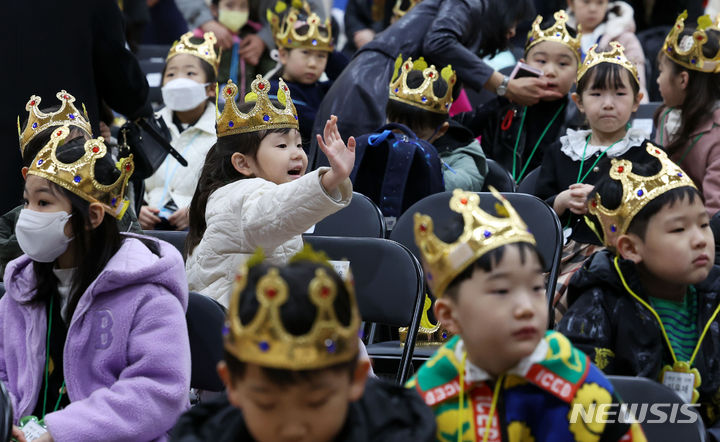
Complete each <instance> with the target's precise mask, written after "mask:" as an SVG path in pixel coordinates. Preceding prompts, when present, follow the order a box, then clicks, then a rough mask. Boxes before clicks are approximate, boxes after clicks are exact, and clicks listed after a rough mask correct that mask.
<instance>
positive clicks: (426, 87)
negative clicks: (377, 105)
mask: <svg viewBox="0 0 720 442" xmlns="http://www.w3.org/2000/svg"><path fill="white" fill-rule="evenodd" d="M410 71H421V72H422V75H423V78H424V80H423V82H422V84H420V86H418V87H416V88H411V87H409V86H408V85H407V77H408V74H409V73H410ZM398 72H399V75H398ZM439 78H442V79H443V80H445V83H447V91H446V92H445V95H443V96H442V97H437V96H436V95H435V91H434V90H433V85H434V84H435V82H436V81H438V79H439ZM456 80H457V77H456V75H455V71H453V69H452V66H450V65H447V66H445V67H444V68H442V70H441V71H440V74H439V75H438V71H437V69H435V66H434V65H430V66H428V64H427V62H426V61H425V59H424V58H423V57H420V58H419V59H417V60H415V61H414V62H413V59H412V58H408V59H407V60H405V61H403V58H402V55H399V56H398V58H397V59H396V60H395V71H394V73H393V77H392V79H391V80H390V99H391V100H396V101H400V102H403V103H405V104H409V105H411V106H415V107H419V108H421V109H424V110H427V111H430V112H435V113H439V114H447V113H448V110H449V109H450V105H452V102H453V98H452V89H453V86H454V85H455V82H456Z"/></svg>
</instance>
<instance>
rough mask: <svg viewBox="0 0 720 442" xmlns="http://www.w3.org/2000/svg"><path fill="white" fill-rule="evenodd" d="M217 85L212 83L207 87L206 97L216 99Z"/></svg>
mask: <svg viewBox="0 0 720 442" xmlns="http://www.w3.org/2000/svg"><path fill="white" fill-rule="evenodd" d="M216 85H217V83H210V84H208V85H207V86H205V95H206V96H208V97H211V98H215V87H216Z"/></svg>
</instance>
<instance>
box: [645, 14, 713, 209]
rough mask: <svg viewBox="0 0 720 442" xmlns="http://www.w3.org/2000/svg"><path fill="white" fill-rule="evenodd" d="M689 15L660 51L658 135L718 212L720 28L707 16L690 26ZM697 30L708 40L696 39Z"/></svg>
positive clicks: (675, 29) (708, 205)
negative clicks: (686, 47)
mask: <svg viewBox="0 0 720 442" xmlns="http://www.w3.org/2000/svg"><path fill="white" fill-rule="evenodd" d="M686 17H687V14H681V15H680V16H679V17H678V19H677V22H676V24H675V26H674V27H673V28H672V29H671V31H670V33H669V34H668V36H667V37H666V39H665V44H664V46H663V50H662V51H660V53H658V66H659V69H660V75H659V77H658V80H657V82H658V86H659V89H660V94H661V95H662V97H663V106H662V107H661V108H660V110H659V111H658V113H657V114H656V115H657V116H658V119H659V121H658V123H657V127H658V130H657V133H656V135H655V141H656V142H658V143H659V144H660V145H661V146H663V147H664V148H665V151H666V152H667V153H668V155H669V156H670V158H671V159H672V160H673V161H675V162H676V163H677V164H679V165H680V167H682V168H683V169H684V170H685V171H686V172H687V173H688V175H690V178H692V180H693V181H694V182H695V185H696V186H697V187H698V190H700V192H701V193H702V194H703V199H704V200H705V207H706V208H707V210H708V213H709V214H710V215H711V216H712V215H714V214H715V213H717V212H718V211H720V71H718V69H717V61H715V60H714V59H715V54H717V52H718V50H720V29H719V28H718V25H717V24H716V25H714V26H712V27H708V26H709V23H712V22H711V21H710V18H709V17H707V16H706V17H703V18H701V19H700V20H698V27H697V28H695V29H693V28H690V29H685V18H686ZM701 28H702V29H701ZM696 35H697V36H704V38H706V39H707V40H705V41H704V42H702V43H695V40H694V39H695V36H696ZM688 44H691V45H692V46H691V48H690V49H689V50H687V51H684V50H683V53H682V54H680V53H678V50H677V48H678V47H683V46H684V45H688ZM696 56H699V57H700V58H701V61H700V62H698V61H697V60H695V59H694V58H693V57H696ZM693 61H694V63H693Z"/></svg>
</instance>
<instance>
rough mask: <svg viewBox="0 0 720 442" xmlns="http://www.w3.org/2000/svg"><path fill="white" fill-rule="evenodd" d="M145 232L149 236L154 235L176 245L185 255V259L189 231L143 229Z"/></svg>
mask: <svg viewBox="0 0 720 442" xmlns="http://www.w3.org/2000/svg"><path fill="white" fill-rule="evenodd" d="M143 234H145V235H147V236H152V237H153V238H157V239H160V240H163V241H165V242H168V243H170V244H172V245H173V246H175V248H176V249H178V251H180V254H181V255H182V256H183V259H185V258H186V256H185V238H186V237H187V232H186V231H184V230H180V231H178V230H143Z"/></svg>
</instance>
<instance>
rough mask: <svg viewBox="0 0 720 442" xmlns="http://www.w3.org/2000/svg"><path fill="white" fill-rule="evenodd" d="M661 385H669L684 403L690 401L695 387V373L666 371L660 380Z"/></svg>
mask: <svg viewBox="0 0 720 442" xmlns="http://www.w3.org/2000/svg"><path fill="white" fill-rule="evenodd" d="M662 383H663V385H666V386H668V387H670V388H671V389H672V390H673V391H674V392H675V393H677V394H678V396H680V397H681V398H682V400H684V401H685V402H686V403H688V404H689V403H690V402H692V397H693V388H695V375H694V374H692V373H681V372H679V371H666V372H665V375H664V376H663V380H662Z"/></svg>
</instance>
